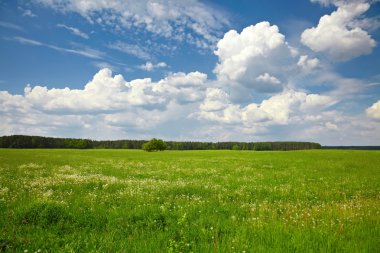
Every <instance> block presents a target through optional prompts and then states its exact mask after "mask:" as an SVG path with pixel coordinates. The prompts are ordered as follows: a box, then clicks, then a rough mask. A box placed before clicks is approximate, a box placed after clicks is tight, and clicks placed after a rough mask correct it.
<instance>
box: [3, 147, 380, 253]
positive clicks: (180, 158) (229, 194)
mask: <svg viewBox="0 0 380 253" xmlns="http://www.w3.org/2000/svg"><path fill="white" fill-rule="evenodd" d="M0 245H1V249H0V250H4V251H6V252H378V249H379V248H380V152H378V151H336V150H315V151H295V152H252V151H166V152H159V153H146V152H142V151H139V150H8V149H0Z"/></svg>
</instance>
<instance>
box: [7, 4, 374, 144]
mask: <svg viewBox="0 0 380 253" xmlns="http://www.w3.org/2000/svg"><path fill="white" fill-rule="evenodd" d="M379 28H380V2H379V1H371V0H302V1H300V0H297V1H293V0H292V1H279V0H268V1H248V0H241V1H211V0H208V1H197V0H187V1H184V0H183V1H181V0H180V1H178V0H177V1H174V0H156V1H149V0H141V1H132V0H123V1H122V0H114V1H100V0H94V1H85V0H65V1H63V0H33V1H22V0H19V1H0V35H1V36H0V53H1V57H0V105H1V107H0V119H1V123H0V135H10V134H30V135H45V136H57V137H81V138H91V139H149V138H152V137H159V138H164V139H165V140H193V141H195V140H197V141H267V140H297V141H316V142H320V143H321V144H323V145H379V144H380V134H379V133H380V70H379V69H380V68H379V66H380V49H379V46H378V44H379V41H380V29H379Z"/></svg>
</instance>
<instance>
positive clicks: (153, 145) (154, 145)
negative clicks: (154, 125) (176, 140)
mask: <svg viewBox="0 0 380 253" xmlns="http://www.w3.org/2000/svg"><path fill="white" fill-rule="evenodd" d="M142 149H143V150H145V151H147V152H152V151H164V150H165V149H166V143H165V142H164V141H163V140H160V139H156V138H153V139H151V140H150V141H148V142H146V143H144V144H143V146H142Z"/></svg>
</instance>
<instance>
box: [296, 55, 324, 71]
mask: <svg viewBox="0 0 380 253" xmlns="http://www.w3.org/2000/svg"><path fill="white" fill-rule="evenodd" d="M297 65H298V66H299V67H300V68H301V69H303V70H305V71H312V70H314V69H316V68H318V67H319V65H320V62H319V60H318V59H317V58H313V59H309V56H307V55H301V57H300V59H299V60H298V63H297Z"/></svg>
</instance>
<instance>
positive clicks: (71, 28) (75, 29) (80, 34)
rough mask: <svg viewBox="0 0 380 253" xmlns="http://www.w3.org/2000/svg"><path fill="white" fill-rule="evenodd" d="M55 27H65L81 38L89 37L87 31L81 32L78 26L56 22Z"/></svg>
mask: <svg viewBox="0 0 380 253" xmlns="http://www.w3.org/2000/svg"><path fill="white" fill-rule="evenodd" d="M57 27H61V28H65V29H66V30H69V31H70V32H71V33H72V34H74V35H76V36H79V37H81V38H83V39H89V38H90V37H89V36H88V34H87V33H84V32H82V31H81V30H79V29H78V28H75V27H71V26H67V25H64V24H58V25H57Z"/></svg>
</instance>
